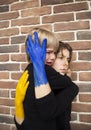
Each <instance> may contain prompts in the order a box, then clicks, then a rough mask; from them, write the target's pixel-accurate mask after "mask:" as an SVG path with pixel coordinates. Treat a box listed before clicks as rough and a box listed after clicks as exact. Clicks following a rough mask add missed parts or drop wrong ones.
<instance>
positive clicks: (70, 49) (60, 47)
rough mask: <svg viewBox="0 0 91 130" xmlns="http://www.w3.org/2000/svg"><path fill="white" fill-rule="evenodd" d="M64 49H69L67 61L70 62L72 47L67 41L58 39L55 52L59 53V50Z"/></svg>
mask: <svg viewBox="0 0 91 130" xmlns="http://www.w3.org/2000/svg"><path fill="white" fill-rule="evenodd" d="M64 49H67V50H68V51H69V55H70V59H69V63H70V62H71V59H72V47H71V46H70V45H69V44H68V43H64V42H61V41H59V48H58V51H57V53H59V52H60V51H61V52H63V50H64Z"/></svg>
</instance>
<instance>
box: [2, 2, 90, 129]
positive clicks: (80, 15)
mask: <svg viewBox="0 0 91 130" xmlns="http://www.w3.org/2000/svg"><path fill="white" fill-rule="evenodd" d="M90 19H91V1H90V0H0V130H6V129H7V130H16V128H15V125H14V122H13V115H14V97H15V88H16V83H17V81H18V79H19V77H20V75H21V74H22V72H23V70H24V69H25V67H26V65H27V64H28V62H27V57H26V54H25V48H24V41H25V37H26V35H27V34H28V32H29V30H30V29H31V28H32V27H34V26H41V27H44V28H47V29H49V30H51V31H53V32H54V33H55V35H56V36H57V37H58V39H59V40H62V41H66V42H69V44H70V45H71V46H72V47H73V49H74V53H73V64H72V69H73V74H72V79H73V81H74V82H75V83H77V84H78V86H79V89H80V92H79V95H78V96H77V97H76V98H75V99H74V101H73V103H72V119H71V120H72V121H71V125H72V130H91V20H90Z"/></svg>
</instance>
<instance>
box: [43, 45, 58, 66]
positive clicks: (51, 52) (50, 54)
mask: <svg viewBox="0 0 91 130" xmlns="http://www.w3.org/2000/svg"><path fill="white" fill-rule="evenodd" d="M55 59H56V53H55V49H54V48H53V47H50V48H47V49H46V60H45V64H47V65H49V66H52V65H53V64H54V61H55Z"/></svg>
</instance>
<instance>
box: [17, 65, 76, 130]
mask: <svg viewBox="0 0 91 130" xmlns="http://www.w3.org/2000/svg"><path fill="white" fill-rule="evenodd" d="M26 69H27V70H28V72H29V81H30V83H29V87H28V89H27V92H26V96H25V100H24V112H25V119H24V122H23V123H22V124H21V125H19V124H17V122H16V121H15V123H16V126H17V129H18V130H58V129H57V126H56V125H57V123H56V118H58V117H61V115H62V114H63V113H64V112H65V111H66V109H67V108H68V107H69V105H70V103H71V102H72V100H73V99H74V97H75V96H76V95H77V93H78V87H77V86H76V85H75V84H74V83H73V82H72V81H71V79H70V78H69V77H67V76H62V75H60V74H59V73H57V72H56V71H55V70H54V69H53V68H51V67H50V66H47V65H46V66H45V69H46V73H47V78H48V81H49V84H50V86H51V89H52V90H53V91H55V90H58V89H62V91H60V92H59V93H57V94H55V93H53V91H52V92H51V93H50V94H48V95H46V96H45V97H43V98H40V99H36V98H35V94H34V79H33V66H32V64H29V65H28V67H27V68H26ZM55 92H56V91H55ZM62 116H63V115H62ZM60 119H61V118H59V119H58V120H59V121H60ZM61 120H62V119H61ZM60 130H63V129H61V128H60Z"/></svg>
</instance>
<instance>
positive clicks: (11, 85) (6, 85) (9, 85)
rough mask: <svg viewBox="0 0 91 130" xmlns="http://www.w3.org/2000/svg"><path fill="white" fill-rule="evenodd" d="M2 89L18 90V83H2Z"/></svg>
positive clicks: (0, 86) (0, 85) (0, 82)
mask: <svg viewBox="0 0 91 130" xmlns="http://www.w3.org/2000/svg"><path fill="white" fill-rule="evenodd" d="M0 88H3V89H15V88H16V82H14V81H0Z"/></svg>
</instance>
